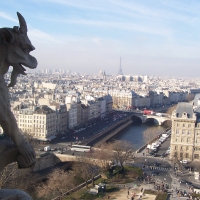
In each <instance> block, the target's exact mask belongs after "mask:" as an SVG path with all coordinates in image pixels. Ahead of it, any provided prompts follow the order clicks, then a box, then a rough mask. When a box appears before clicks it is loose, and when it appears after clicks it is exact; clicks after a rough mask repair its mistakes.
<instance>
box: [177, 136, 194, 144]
mask: <svg viewBox="0 0 200 200" xmlns="http://www.w3.org/2000/svg"><path fill="white" fill-rule="evenodd" d="M175 141H176V142H186V143H190V142H191V138H185V137H183V138H179V137H176V138H175Z"/></svg>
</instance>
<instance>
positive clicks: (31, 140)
mask: <svg viewBox="0 0 200 200" xmlns="http://www.w3.org/2000/svg"><path fill="white" fill-rule="evenodd" d="M22 135H23V136H24V138H25V139H26V141H27V142H28V143H30V144H31V145H32V146H33V147H36V146H37V145H38V144H39V141H38V140H37V139H35V138H33V135H32V134H31V133H30V132H28V131H24V132H22Z"/></svg>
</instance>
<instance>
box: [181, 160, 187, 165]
mask: <svg viewBox="0 0 200 200" xmlns="http://www.w3.org/2000/svg"><path fill="white" fill-rule="evenodd" d="M180 163H182V164H187V163H188V161H187V160H181V161H180Z"/></svg>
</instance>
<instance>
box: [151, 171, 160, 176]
mask: <svg viewBox="0 0 200 200" xmlns="http://www.w3.org/2000/svg"><path fill="white" fill-rule="evenodd" d="M158 174H159V172H156V171H153V172H151V176H158Z"/></svg>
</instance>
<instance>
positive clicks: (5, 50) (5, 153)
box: [0, 12, 37, 200]
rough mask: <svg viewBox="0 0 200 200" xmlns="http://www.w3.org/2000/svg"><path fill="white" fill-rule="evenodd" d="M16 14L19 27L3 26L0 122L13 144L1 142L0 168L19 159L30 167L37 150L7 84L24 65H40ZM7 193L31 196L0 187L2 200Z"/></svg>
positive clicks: (22, 71) (22, 165) (0, 39)
mask: <svg viewBox="0 0 200 200" xmlns="http://www.w3.org/2000/svg"><path fill="white" fill-rule="evenodd" d="M17 16H18V19H19V25H20V26H19V27H18V26H14V27H13V28H0V125H1V127H2V128H3V131H4V133H5V134H7V135H8V136H9V137H10V138H11V139H12V141H13V143H14V145H13V146H10V145H8V144H6V143H5V142H1V143H0V171H1V170H2V169H3V168H4V167H5V166H6V165H8V164H9V163H12V162H17V163H18V166H19V168H27V167H30V166H32V165H33V164H34V163H35V151H34V149H33V148H32V146H31V145H30V144H29V143H28V142H27V141H26V140H25V139H24V137H23V136H22V135H21V132H20V130H19V128H18V125H17V122H16V119H15V117H14V115H13V113H12V112H11V110H10V100H9V90H8V87H13V86H14V85H15V84H16V81H17V76H18V75H19V74H23V75H26V73H25V68H24V67H28V68H31V69H34V68H36V67H37V60H36V59H35V58H34V57H33V56H31V55H30V54H29V53H30V52H31V51H33V50H34V49H35V48H34V46H33V45H32V44H31V41H30V40H29V38H28V36H27V25H26V21H25V19H24V17H23V16H22V15H21V14H20V13H18V12H17ZM10 66H12V67H13V71H12V73H11V81H10V84H9V85H8V86H7V84H6V82H5V80H4V75H5V73H7V71H8V69H9V67H10ZM18 192H19V193H18ZM8 194H9V195H8ZM6 195H7V196H6ZM12 195H14V196H12ZM16 195H18V196H16ZM8 196H10V199H13V200H15V199H20V200H21V199H23V200H25V199H31V198H29V195H27V196H26V195H25V194H24V192H22V191H18V190H3V189H2V190H0V199H8Z"/></svg>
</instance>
